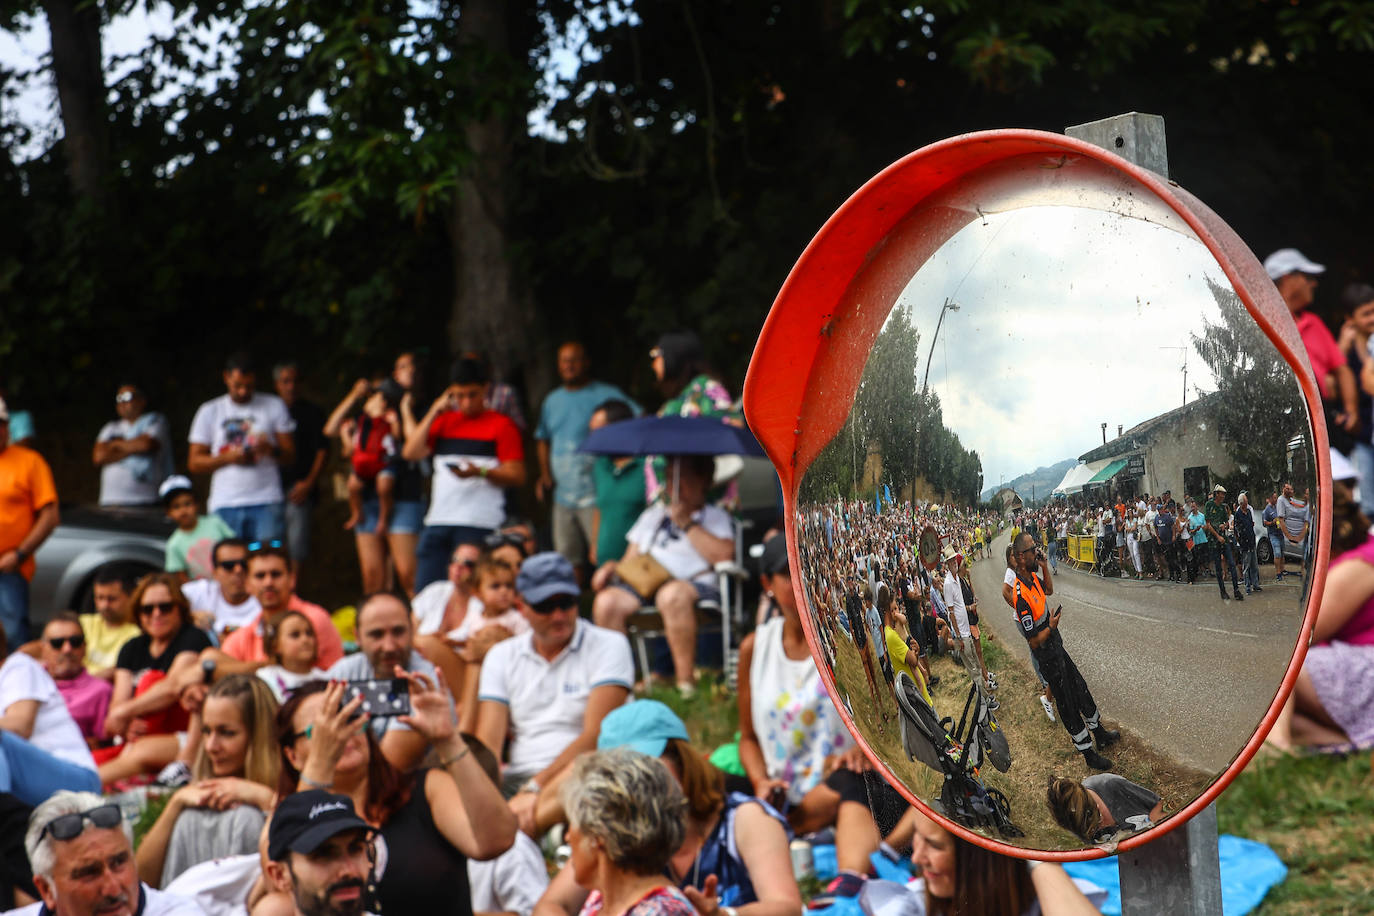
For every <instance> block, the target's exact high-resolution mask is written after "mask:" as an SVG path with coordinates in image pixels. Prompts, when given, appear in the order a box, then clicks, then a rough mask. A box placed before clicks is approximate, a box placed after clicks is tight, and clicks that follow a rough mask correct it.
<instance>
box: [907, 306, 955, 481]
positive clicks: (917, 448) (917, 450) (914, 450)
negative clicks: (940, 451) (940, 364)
mask: <svg viewBox="0 0 1374 916" xmlns="http://www.w3.org/2000/svg"><path fill="white" fill-rule="evenodd" d="M957 311H959V304H958V303H957V302H955V301H954V300H953V299H950V298H949V297H948V296H946V297H945V304H944V305H942V306H940V317H939V318H937V319H936V321H935V333H934V334H932V335H931V336H930V352H928V353H927V354H926V374H925V376H924V377H923V378H922V379H921V407H922V409H924V408H925V402H926V383H927V382H929V381H930V361H931V360H932V359H934V358H935V341H936V340H938V339H939V337H940V326H941V325H942V324H944V323H945V312H957ZM920 454H921V427H920V425H919V424H918V425H917V427H916V440H915V441H914V442H913V443H912V444H911V504H912V505H913V506H915V505H916V477H917V473H918V472H917V458H918V457H919V456H920Z"/></svg>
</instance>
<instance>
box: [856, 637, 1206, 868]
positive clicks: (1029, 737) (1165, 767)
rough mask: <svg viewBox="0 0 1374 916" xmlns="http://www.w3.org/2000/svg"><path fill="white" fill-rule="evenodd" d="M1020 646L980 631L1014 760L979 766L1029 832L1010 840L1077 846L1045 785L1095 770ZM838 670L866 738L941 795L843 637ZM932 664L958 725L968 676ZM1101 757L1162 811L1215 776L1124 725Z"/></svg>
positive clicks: (908, 777)
mask: <svg viewBox="0 0 1374 916" xmlns="http://www.w3.org/2000/svg"><path fill="white" fill-rule="evenodd" d="M1017 648H1018V649H1020V652H1021V656H1024V657H1020V656H1016V655H1013V654H1012V653H1009V652H1007V651H1006V650H1005V649H1004V647H1003V646H1002V645H1001V643H1000V642H998V641H997V640H994V639H990V638H989V637H988V635H986V634H985V635H984V637H983V653H984V658H985V660H986V662H987V664H988V667H989V668H990V669H991V670H992V671H994V672H995V673H996V675H997V680H998V685H999V689H998V691H997V698H998V701H999V702H1000V703H1001V704H1002V707H1001V709H999V710H998V711H997V713H996V716H997V721H998V724H1000V725H1001V726H1002V729H1003V731H1004V732H1005V733H1006V737H1007V743H1008V745H1009V746H1010V748H1011V755H1012V765H1011V769H1010V770H1008V772H1006V773H999V772H998V771H997V770H995V769H993V768H992V767H991V766H984V767H983V769H982V770H981V771H980V773H979V775H980V776H981V778H982V779H983V781H984V782H985V783H986V784H987V785H988V787H989V788H994V789H998V790H999V791H1001V792H1002V793H1003V794H1005V795H1006V796H1007V798H1008V799H1009V800H1010V801H1011V814H1012V820H1013V821H1014V822H1015V824H1016V826H1017V827H1019V828H1020V829H1021V830H1022V831H1024V832H1025V834H1026V835H1025V837H1024V838H1023V839H1020V840H1014V841H1013V842H1016V843H1018V844H1022V845H1026V846H1031V847H1034V848H1037V849H1077V848H1079V847H1081V846H1082V845H1083V844H1082V842H1081V841H1080V840H1079V839H1078V838H1077V837H1075V836H1073V835H1072V834H1070V833H1069V832H1067V831H1065V830H1063V829H1062V828H1061V827H1059V825H1058V824H1056V823H1055V822H1054V820H1053V818H1052V817H1051V816H1050V812H1049V808H1048V806H1047V805H1046V804H1045V787H1046V783H1047V781H1048V778H1049V776H1051V775H1057V776H1069V777H1077V778H1082V777H1085V776H1090V775H1092V774H1093V772H1095V771H1093V770H1089V769H1088V767H1087V765H1086V764H1084V762H1083V757H1082V755H1080V754H1079V753H1078V752H1077V751H1075V750H1074V748H1073V743H1072V742H1071V741H1070V740H1069V736H1068V733H1067V732H1065V730H1064V727H1063V726H1062V725H1060V724H1059V723H1058V722H1050V721H1049V719H1047V718H1046V717H1045V711H1044V709H1043V708H1042V707H1041V705H1040V700H1039V695H1040V687H1039V682H1038V681H1036V679H1035V675H1034V673H1033V672H1032V671H1031V669H1030V657H1029V655H1028V654H1027V653H1026V650H1025V648H1024V647H1023V646H1018V647H1017ZM836 669H837V671H836V682H837V683H838V684H839V685H840V687H841V689H842V691H843V692H844V693H845V694H847V696H848V697H849V702H850V706H851V707H852V708H853V712H854V718H855V721H856V722H857V723H858V724H859V727H860V729H861V730H862V731H863V732H864V734H865V735H868V736H869V740H870V742H871V743H872V745H873V747H874V750H876V751H877V752H878V754H879V755H880V756H881V757H882V758H883V759H884V760H886V761H887V762H888V765H889V767H890V768H891V769H892V771H893V772H894V773H895V774H896V775H897V776H898V777H899V778H900V779H901V780H902V781H903V782H905V783H906V784H907V785H908V786H909V787H911V788H912V789H913V791H914V792H915V794H916V795H917V796H919V797H920V798H922V799H924V800H932V799H935V798H938V797H939V794H940V787H941V785H942V783H943V777H942V775H941V774H939V773H936V772H935V771H933V770H930V769H929V768H927V767H925V766H924V765H922V764H919V763H913V762H912V761H910V760H908V759H907V757H906V754H905V753H904V752H903V751H902V747H901V737H900V732H899V730H898V723H897V702H896V699H895V697H893V695H892V693H891V692H890V691H889V690H888V689H887V685H886V684H885V683H879V701H878V703H877V705H876V706H875V705H874V704H873V702H872V700H871V694H870V691H869V688H868V683H867V680H866V678H865V677H864V670H863V662H862V661H861V659H860V657H859V653H858V651H857V650H856V649H855V648H854V647H853V645H852V644H851V643H850V642H849V641H848V640H846V639H844V638H843V636H841V637H840V638H839V639H838V640H837V646H836ZM931 670H932V673H933V674H935V675H936V676H937V677H939V678H940V683H939V685H937V686H936V688H935V690H934V691H933V699H934V701H935V709H936V711H937V712H938V713H939V715H941V716H942V717H943V716H949V717H951V718H953V720H954V724H955V725H958V723H959V719H960V716H961V714H962V711H963V708H964V703H965V701H966V699H967V697H968V691H969V687H970V681H969V678H968V674H967V673H966V672H965V670H964V667H963V665H962V664H959V663H957V662H955V661H954V660H952V659H950V658H948V657H940V658H937V659H935V660H934V664H933V665H932V668H931ZM1089 686H1090V687H1091V685H1089ZM1056 715H1057V711H1056ZM884 716H886V718H884ZM1108 724H1111V725H1114V723H1111V722H1110V721H1109V723H1108ZM1106 756H1107V757H1109V758H1110V759H1111V760H1112V761H1113V762H1114V764H1115V767H1114V769H1113V770H1112V772H1114V773H1118V774H1119V775H1121V776H1124V777H1126V778H1127V779H1129V780H1131V781H1132V782H1135V783H1139V784H1140V785H1143V786H1146V787H1148V788H1150V789H1152V790H1153V791H1155V792H1157V793H1158V794H1159V796H1160V797H1161V798H1162V799H1163V800H1164V810H1165V812H1166V814H1167V813H1168V812H1172V811H1178V810H1180V809H1181V808H1182V807H1183V806H1184V805H1186V804H1187V803H1188V802H1189V801H1191V800H1192V799H1193V798H1196V797H1197V796H1198V795H1199V794H1200V793H1201V792H1202V791H1203V789H1205V788H1206V787H1207V785H1208V784H1209V783H1210V782H1211V781H1212V775H1211V774H1209V773H1205V772H1203V771H1200V770H1197V769H1194V768H1192V767H1189V766H1186V765H1184V764H1182V763H1180V762H1179V761H1178V760H1176V759H1174V758H1172V757H1170V756H1168V755H1166V754H1163V753H1160V752H1159V751H1157V750H1156V749H1154V748H1153V747H1151V746H1150V745H1148V744H1147V743H1146V742H1145V741H1143V740H1142V739H1141V738H1140V737H1139V736H1138V735H1136V734H1134V733H1131V732H1127V731H1124V730H1123V732H1122V737H1121V741H1120V743H1118V744H1117V745H1115V746H1113V747H1111V748H1110V749H1108V751H1107V753H1106ZM984 832H987V831H984ZM988 835H989V836H993V835H994V834H992V833H988ZM997 838H998V839H1003V838H1002V837H997Z"/></svg>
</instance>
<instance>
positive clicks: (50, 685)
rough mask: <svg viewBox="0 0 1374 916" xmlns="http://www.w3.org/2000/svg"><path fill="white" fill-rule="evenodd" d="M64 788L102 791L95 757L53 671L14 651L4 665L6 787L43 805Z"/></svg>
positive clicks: (0, 638)
mask: <svg viewBox="0 0 1374 916" xmlns="http://www.w3.org/2000/svg"><path fill="white" fill-rule="evenodd" d="M8 648H9V647H8V646H7V645H6V643H5V635H4V633H3V631H0V653H4V652H6V651H7V650H8ZM58 789H71V790H73V791H84V792H98V791H100V778H99V777H98V776H97V775H96V769H95V761H94V760H93V759H92V758H91V751H90V749H89V748H88V747H87V746H86V741H85V739H84V738H82V737H81V730H80V729H79V728H77V726H76V722H75V721H74V720H73V719H72V715H71V713H70V712H69V711H68V710H67V704H66V702H64V701H63V699H62V694H61V693H60V692H58V689H57V684H55V683H54V682H53V679H52V676H51V675H49V674H48V672H47V671H46V670H45V669H44V668H43V666H42V665H40V664H39V663H38V662H37V661H36V660H35V659H34V658H33V657H32V656H30V655H28V654H26V653H24V652H14V653H12V654H11V655H10V656H9V657H8V658H6V659H5V663H4V665H2V666H0V792H8V793H10V794H11V795H14V796H15V797H16V798H18V799H19V800H20V801H22V802H23V803H24V804H26V805H37V804H39V803H40V802H42V801H43V800H44V799H45V798H47V797H48V796H49V795H51V794H52V793H53V792H56V791H57V790H58Z"/></svg>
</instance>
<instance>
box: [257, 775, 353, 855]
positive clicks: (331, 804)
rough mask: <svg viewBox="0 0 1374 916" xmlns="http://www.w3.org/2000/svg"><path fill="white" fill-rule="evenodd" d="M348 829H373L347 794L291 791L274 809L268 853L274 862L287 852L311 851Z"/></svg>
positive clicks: (268, 836)
mask: <svg viewBox="0 0 1374 916" xmlns="http://www.w3.org/2000/svg"><path fill="white" fill-rule="evenodd" d="M348 830H363V831H366V832H367V833H372V832H373V831H372V826H371V825H370V824H368V822H367V821H365V820H363V819H362V818H360V817H358V814H357V812H355V811H354V810H353V800H352V799H351V798H349V797H348V796H347V795H339V794H336V793H334V792H326V791H324V790H323V789H311V790H309V791H308V792H296V793H295V794H293V795H288V796H286V798H283V799H282V800H281V801H280V802H278V804H277V808H276V810H275V811H274V812H272V827H271V829H270V830H269V831H268V833H267V857H268V858H269V859H271V860H272V861H274V862H280V861H282V860H284V859H285V858H286V854H287V853H288V852H298V853H300V854H302V855H309V854H310V853H312V852H314V851H315V850H316V849H319V848H320V846H321V845H322V844H323V843H324V842H325V840H328V839H329V838H330V837H332V836H334V835H335V834H339V833H344V832H345V831H348Z"/></svg>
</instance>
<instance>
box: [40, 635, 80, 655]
mask: <svg viewBox="0 0 1374 916" xmlns="http://www.w3.org/2000/svg"><path fill="white" fill-rule="evenodd" d="M85 644H86V637H85V635H84V634H81V633H77V634H76V635H75V636H52V637H49V638H48V645H50V646H52V647H53V648H54V649H56V650H57V651H58V652H61V651H62V647H63V646H68V645H69V646H71V647H72V648H73V649H80V648H81V647H82V646H84V645H85Z"/></svg>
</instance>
